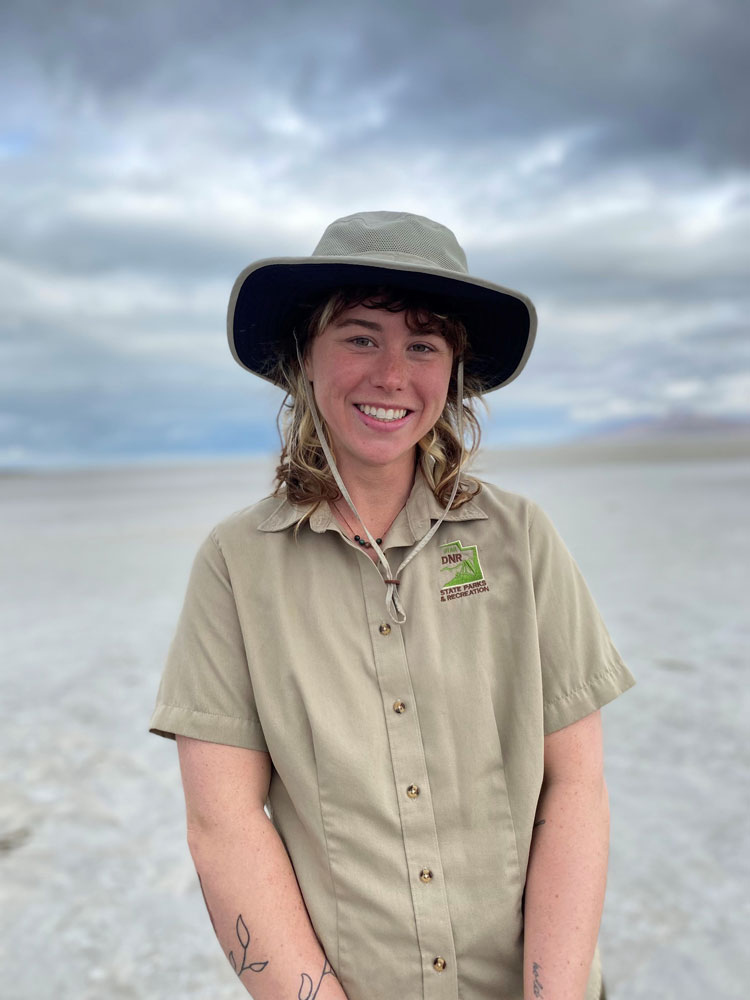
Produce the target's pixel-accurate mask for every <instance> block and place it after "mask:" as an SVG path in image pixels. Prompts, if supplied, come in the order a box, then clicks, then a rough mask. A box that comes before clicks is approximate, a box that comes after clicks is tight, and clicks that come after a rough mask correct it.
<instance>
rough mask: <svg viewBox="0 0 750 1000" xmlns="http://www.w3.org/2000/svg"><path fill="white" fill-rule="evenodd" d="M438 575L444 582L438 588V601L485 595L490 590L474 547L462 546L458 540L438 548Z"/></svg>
mask: <svg viewBox="0 0 750 1000" xmlns="http://www.w3.org/2000/svg"><path fill="white" fill-rule="evenodd" d="M440 552H441V555H440V563H441V565H440V573H441V575H442V576H443V577H444V579H445V582H444V583H443V584H442V586H441V587H440V600H441V601H452V600H454V599H455V598H457V597H470V596H471V595H472V594H482V593H486V592H487V591H488V590H489V589H490V588H489V587H488V586H487V583H486V581H485V579H484V573H483V572H482V567H481V564H480V562H479V552H478V551H477V546H476V545H462V544H461V542H460V541H458V539H457V540H456V541H455V542H446V544H445V545H441V546H440Z"/></svg>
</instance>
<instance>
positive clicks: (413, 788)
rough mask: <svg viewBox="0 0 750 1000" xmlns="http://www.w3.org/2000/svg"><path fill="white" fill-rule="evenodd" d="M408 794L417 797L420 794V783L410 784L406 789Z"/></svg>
mask: <svg viewBox="0 0 750 1000" xmlns="http://www.w3.org/2000/svg"><path fill="white" fill-rule="evenodd" d="M406 794H407V795H408V796H409V798H410V799H416V797H417V796H418V795H419V785H409V787H408V788H407V789H406Z"/></svg>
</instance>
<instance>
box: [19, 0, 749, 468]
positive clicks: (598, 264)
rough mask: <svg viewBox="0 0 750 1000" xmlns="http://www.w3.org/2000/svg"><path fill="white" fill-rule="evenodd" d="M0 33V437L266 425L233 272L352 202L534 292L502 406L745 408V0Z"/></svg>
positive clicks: (196, 15)
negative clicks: (529, 330) (431, 231)
mask: <svg viewBox="0 0 750 1000" xmlns="http://www.w3.org/2000/svg"><path fill="white" fill-rule="evenodd" d="M0 29H1V30H0V65H1V66H2V67H3V68H2V70H0V73H2V78H3V83H2V86H3V90H4V91H5V92H6V96H7V99H6V100H5V101H3V102H2V110H1V111H0V176H1V177H2V187H1V188H0V206H1V207H2V211H3V215H4V219H5V224H4V226H3V228H2V231H0V294H2V297H3V302H4V316H3V317H2V318H0V362H2V365H1V366H0V390H1V391H2V394H3V395H2V402H1V403H0V451H2V449H3V448H4V447H5V449H6V451H7V448H12V447H17V448H18V447H23V448H24V449H26V450H27V451H28V452H29V453H30V452H31V451H33V450H34V449H35V448H39V447H41V445H40V443H39V442H40V441H42V440H44V439H45V437H46V439H47V440H52V439H54V440H56V441H58V442H59V447H60V448H63V447H64V446H65V441H66V440H67V441H68V444H69V446H70V448H72V449H75V448H78V450H79V451H80V450H83V451H85V450H86V449H89V450H91V449H94V450H97V451H100V450H101V451H104V450H106V448H108V447H109V448H112V449H116V448H121V449H125V450H128V449H131V448H132V449H133V450H137V449H138V447H150V445H151V444H154V446H156V445H158V446H159V448H161V449H162V450H163V449H164V448H166V447H168V446H170V442H171V444H172V445H174V443H175V441H177V440H178V439H179V437H180V435H181V434H182V435H183V438H184V440H187V441H190V440H193V441H194V442H196V443H197V442H199V439H200V441H203V442H204V444H205V443H206V442H207V441H209V440H213V441H215V442H218V441H224V442H225V445H226V442H228V441H229V440H230V439H232V440H234V437H233V435H235V431H237V433H238V434H239V433H240V432H239V430H237V428H239V427H240V426H241V424H242V420H245V421H247V422H249V423H250V424H252V421H253V420H254V419H256V418H257V420H258V426H261V423H262V421H263V420H267V414H268V409H269V401H268V398H267V397H266V396H264V395H263V393H264V392H265V391H266V390H265V389H264V388H263V387H261V388H259V389H258V390H257V393H256V392H255V390H252V391H251V390H250V389H249V387H248V380H247V377H246V376H245V375H244V374H243V373H242V372H241V371H240V370H239V369H238V368H236V366H234V364H233V362H232V360H231V358H230V357H229V355H228V352H226V347H225V340H224V330H223V323H224V310H225V308H226V297H227V294H228V291H229V288H230V287H231V283H232V281H233V279H234V277H235V275H236V274H237V272H238V271H239V270H240V269H241V268H242V267H243V266H244V265H245V264H246V263H247V262H248V261H250V260H252V259H255V258H257V257H261V256H277V255H298V254H306V253H309V252H310V250H311V249H312V247H313V246H314V244H315V242H316V241H317V238H318V236H319V235H320V232H321V231H322V229H323V227H324V226H325V224H326V223H327V222H329V221H330V220H331V219H332V218H334V217H336V216H338V215H343V214H346V213H347V212H350V211H355V210H359V209H362V208H398V209H406V210H410V211H417V212H421V213H422V214H425V215H428V216H431V217H433V218H437V219H440V220H441V221H444V222H445V223H447V224H448V225H450V226H451V227H452V228H454V229H455V231H456V233H457V234H458V236H459V238H460V239H461V241H462V242H463V244H464V245H465V247H466V249H467V251H468V254H469V260H470V264H471V266H472V270H473V271H474V273H477V274H481V275H483V276H485V277H488V278H490V279H491V280H495V281H498V282H499V283H501V284H507V285H510V286H511V287H519V288H522V289H523V290H524V291H527V292H528V293H529V294H531V296H532V298H534V299H535V300H537V301H538V304H539V311H540V318H541V326H540V334H539V338H538V342H537V347H536V348H535V351H534V354H533V356H532V361H531V362H530V364H529V367H528V370H527V373H525V374H524V376H523V378H522V379H521V380H519V381H518V382H517V383H514V384H513V386H512V387H509V390H508V391H507V393H506V394H505V396H503V399H502V402H501V403H500V404H499V407H500V410H501V411H503V412H504V413H505V414H506V416H507V414H508V413H515V414H516V415H517V417H518V419H519V420H520V421H527V426H528V427H529V428H532V427H536V426H537V425H539V426H541V424H544V419H543V418H542V417H541V416H540V414H543V413H548V414H554V419H553V420H550V421H549V422H548V424H546V425H545V426H546V427H547V429H549V426H551V425H552V423H554V424H555V425H557V426H561V427H562V426H569V427H571V428H572V427H573V426H574V425H577V424H578V423H580V422H581V421H583V422H584V423H587V422H588V423H595V422H596V419H597V414H600V415H602V417H603V418H604V417H606V416H607V415H608V414H611V413H613V412H614V413H617V412H621V413H628V412H630V413H633V414H635V415H637V414H638V413H639V412H643V413H647V412H657V411H658V412H665V408H666V412H668V411H669V408H670V407H675V406H680V407H684V406H693V407H694V408H695V409H696V411H698V410H701V409H702V410H704V411H707V410H708V409H710V408H711V407H713V409H714V410H716V411H717V412H726V413H727V414H737V413H747V411H748V405H747V403H746V402H745V403H744V404H743V392H744V387H745V382H743V381H742V380H743V379H744V378H746V373H747V372H748V371H750V359H749V358H748V349H747V347H746V344H747V322H746V319H745V317H746V316H747V315H748V301H747V300H748V293H747V287H748V282H747V279H748V267H747V263H746V261H747V257H748V255H747V246H748V238H749V237H750V174H749V172H748V134H747V129H746V127H745V119H746V113H745V109H744V104H745V95H746V94H747V92H748V69H747V58H746V53H747V51H748V41H749V39H748V34H749V33H750V28H749V27H748V20H747V18H746V17H745V13H744V9H743V7H742V6H741V5H740V4H739V2H734V0H727V2H723V3H716V2H712V3H709V2H708V0H692V2H690V3H687V2H681V0H660V2H658V3H654V2H652V0H649V2H646V0H634V2H632V3H630V4H615V3H612V2H603V3H601V4H596V5H593V4H590V3H588V2H586V3H584V2H583V0H575V2H572V0H565V2H562V3H560V4H556V5H553V4H544V5H542V4H515V3H501V4H498V3H491V2H476V0H474V2H468V3H465V4H463V5H462V7H461V11H460V15H459V14H458V12H457V8H456V7H455V5H453V4H447V3H442V2H438V3H435V2H431V3H427V2H426V0H416V2H414V3H410V4H408V5H406V4H396V3H393V2H385V3H381V4H377V5H362V6H361V8H360V7H359V6H357V5H351V4H350V3H347V4H344V3H343V2H331V0H324V2H321V3H316V4H309V3H301V2H300V3H295V2H291V0H285V2H281V3H276V4H273V5H269V4H261V3H242V2H239V0H232V2H227V0H221V2H219V3H218V4H215V5H212V6H211V7H209V6H207V5H205V4H202V3H184V4H183V3H181V4H177V3H173V2H170V3H164V2H150V3H146V2H145V0H136V2H132V3H129V4H128V5H127V6H123V5H114V4H100V3H93V2H82V0H73V2H70V3H66V4H52V3H50V2H33V0H32V2H29V0H24V2H23V3H22V2H20V0H10V2H8V3H6V4H4V7H3V14H2V24H0ZM178 355H179V356H180V357H181V358H182V361H181V362H180V365H179V366H178V367H177V368H175V366H174V364H173V359H174V358H175V356H178ZM235 369H236V370H235ZM113 371H116V373H117V376H116V383H115V385H116V391H115V389H112V383H111V382H110V381H109V380H110V379H111V373H112V372H113ZM240 379H242V380H243V381H241V382H240V381H239V380H240ZM251 381H252V380H251ZM602 383H603V384H602ZM19 386H21V387H22V388H21V389H19V388H18V387H19ZM104 386H110V389H112V391H108V392H106V393H105V392H104V389H103V387H104ZM498 395H499V394H498ZM92 399H97V400H99V402H98V403H97V404H96V407H94V405H93V403H92V402H91V400H92ZM496 399H497V397H493V407H496V406H498V403H497V402H496ZM196 401H197V404H198V408H199V412H202V413H203V418H204V419H206V418H205V413H206V412H207V411H211V412H212V413H213V412H214V411H215V412H216V413H219V414H221V413H222V412H223V413H224V421H225V430H224V431H222V429H221V426H220V425H221V418H220V417H216V418H215V420H214V418H213V417H212V418H211V420H207V422H206V423H204V424H201V421H200V420H198V419H195V418H194V417H193V415H191V414H192V412H193V410H194V409H195V404H196ZM97 407H99V408H98V409H97ZM222 408H223V409H222ZM722 408H723V410H722ZM147 414H151V416H149V417H148V418H147V417H146V415H147ZM165 414H167V415H165ZM566 415H567V416H566ZM566 420H567V423H566ZM149 421H150V422H149ZM211 421H214V422H213V423H212V422H211ZM209 423H210V424H211V426H212V427H213V430H211V431H208V430H206V431H205V433H204V432H203V431H202V430H201V427H204V428H206V427H208V424H209ZM66 428H67V430H66ZM86 428H89V430H90V431H91V434H92V435H93V437H92V436H89V434H88V431H87V430H86ZM180 428H181V429H180ZM227 428H229V429H228V430H227ZM231 428H234V429H235V430H232V429H231ZM522 433H523V430H522V429H521V430H520V431H519V434H522ZM528 433H529V434H531V433H532V430H529V431H528ZM3 442H5V445H3ZM19 442H22V443H19ZM128 442H129V443H128ZM206 446H207V445H206Z"/></svg>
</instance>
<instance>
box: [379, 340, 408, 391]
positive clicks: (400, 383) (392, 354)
mask: <svg viewBox="0 0 750 1000" xmlns="http://www.w3.org/2000/svg"><path fill="white" fill-rule="evenodd" d="M406 364H407V362H406V358H405V357H404V356H403V352H402V351H401V350H398V349H397V350H384V351H383V352H382V354H381V356H380V357H379V358H378V364H377V365H375V367H374V369H373V371H372V375H371V380H372V384H373V386H375V387H377V388H379V389H385V390H386V391H388V392H393V391H395V390H397V389H403V387H404V386H405V385H406V377H407V376H406Z"/></svg>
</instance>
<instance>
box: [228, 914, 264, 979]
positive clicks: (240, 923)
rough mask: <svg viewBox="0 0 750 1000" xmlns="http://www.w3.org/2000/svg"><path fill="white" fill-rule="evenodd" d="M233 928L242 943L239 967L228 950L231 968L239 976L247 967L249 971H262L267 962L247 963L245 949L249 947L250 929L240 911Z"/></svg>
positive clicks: (232, 953) (231, 952)
mask: <svg viewBox="0 0 750 1000" xmlns="http://www.w3.org/2000/svg"><path fill="white" fill-rule="evenodd" d="M235 930H236V932H237V940H238V941H239V942H240V944H241V945H242V961H241V962H240V966H239V968H237V959H236V958H235V957H234V952H233V951H230V952H229V955H228V956H227V957H228V958H229V961H230V962H231V963H232V968H233V969H234V971H235V972H236V973H237V975H238V976H241V975H242V973H243V972H247V970H248V969H249V970H250V971H251V972H262V971H263V970H264V969H265V967H266V966H267V965H268V962H250V964H249V965H248V964H246V963H247V949H248V948H249V947H250V931H249V930H248V929H247V924H246V923H245V921H244V920H243V919H242V914H241V913H240V914H239V916H238V917H237V923H236V924H235Z"/></svg>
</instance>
